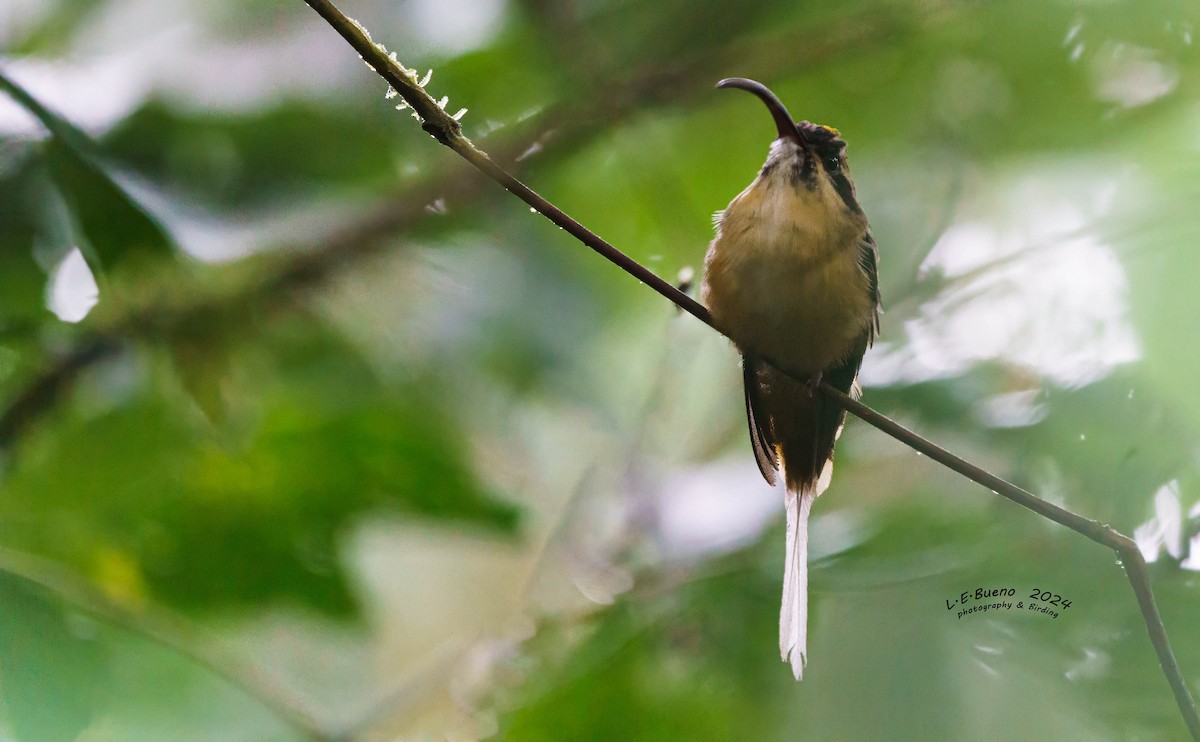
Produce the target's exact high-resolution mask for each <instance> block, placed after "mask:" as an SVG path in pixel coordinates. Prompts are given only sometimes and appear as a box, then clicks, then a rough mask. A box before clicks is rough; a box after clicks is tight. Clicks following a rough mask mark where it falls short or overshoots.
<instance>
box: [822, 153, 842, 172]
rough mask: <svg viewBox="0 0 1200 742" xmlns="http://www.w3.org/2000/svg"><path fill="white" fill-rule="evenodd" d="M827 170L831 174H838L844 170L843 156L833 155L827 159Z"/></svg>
mask: <svg viewBox="0 0 1200 742" xmlns="http://www.w3.org/2000/svg"><path fill="white" fill-rule="evenodd" d="M825 169H826V170H828V171H829V172H831V173H836V172H837V171H839V170H841V169H842V156H841V155H831V156H829V157H826V158H825Z"/></svg>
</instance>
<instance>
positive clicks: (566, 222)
mask: <svg viewBox="0 0 1200 742" xmlns="http://www.w3.org/2000/svg"><path fill="white" fill-rule="evenodd" d="M305 2H306V3H307V4H308V5H309V6H311V7H312V8H313V10H315V11H317V13H319V14H320V15H321V17H322V18H324V19H325V20H326V21H328V22H329V24H330V25H331V26H333V28H334V29H335V30H336V31H337V32H338V33H339V34H341V35H342V37H343V38H344V39H346V41H347V42H348V43H349V44H350V45H351V46H352V47H354V49H355V50H356V51H357V52H358V53H359V55H360V56H361V57H362V58H363V61H365V62H366V63H367V64H368V65H369V66H370V67H371V68H372V69H374V70H375V71H376V72H377V73H378V74H379V75H380V77H382V78H383V79H384V80H386V81H387V82H388V84H389V85H391V86H392V88H393V89H394V90H396V91H397V92H398V93H399V95H400V96H401V97H402V98H403V99H404V100H405V102H407V103H408V105H409V106H411V107H412V109H413V110H414V111H415V112H416V113H417V115H418V116H419V117H420V119H421V128H423V129H424V130H425V131H426V132H428V133H429V134H430V135H431V136H432V137H433V138H434V139H436V140H438V141H439V142H441V143H442V144H444V145H446V146H447V147H449V148H450V149H452V150H454V151H455V152H456V153H458V154H459V155H460V156H462V157H463V158H464V159H466V160H467V161H468V162H470V163H471V164H472V165H474V166H475V167H476V168H478V169H479V171H480V172H482V173H483V174H484V175H486V176H488V177H489V178H491V179H492V180H494V181H496V182H497V183H499V184H500V185H501V186H503V187H504V188H505V189H506V190H508V191H509V192H510V193H512V194H513V195H515V196H516V197H517V198H519V199H521V200H522V201H524V202H525V203H526V204H528V205H529V206H531V207H533V208H534V209H535V210H537V211H538V213H540V214H542V215H543V216H545V217H546V218H547V219H549V220H550V221H551V222H553V223H554V224H555V225H557V226H559V227H561V228H562V229H563V230H565V231H566V232H567V233H569V234H570V235H571V236H573V237H575V238H576V239H577V240H579V241H580V242H581V243H583V244H584V245H586V246H587V247H589V248H591V249H592V250H594V251H595V252H597V253H599V254H600V255H602V256H604V257H605V258H606V259H607V260H609V261H610V262H612V263H614V264H615V265H617V266H618V267H619V268H621V269H622V270H624V271H625V272H626V273H629V274H630V275H632V276H633V277H635V278H637V279H638V280H639V281H641V282H643V283H645V284H646V285H648V286H649V287H650V288H652V289H654V290H655V291H657V292H658V293H659V294H661V295H662V296H664V297H666V298H667V299H669V300H670V301H672V302H673V303H674V304H675V305H676V306H678V307H679V308H680V309H683V310H684V311H686V312H688V313H689V314H691V315H692V316H694V317H696V319H699V320H700V321H701V322H703V323H705V324H706V325H708V326H709V327H711V328H713V329H714V330H716V331H717V332H720V333H721V334H722V335H725V336H726V337H728V333H726V332H724V331H723V330H722V329H721V328H720V327H718V326H717V324H716V323H715V322H714V321H713V318H712V315H711V314H709V312H708V310H707V309H705V308H704V307H703V306H702V305H701V304H699V303H698V302H697V301H695V300H694V299H692V298H691V297H689V296H687V295H686V294H684V293H683V292H681V291H679V290H678V289H677V288H675V287H674V286H673V285H671V284H670V283H669V282H668V281H665V280H663V279H662V278H660V277H659V276H657V275H655V274H654V273H653V272H652V271H651V270H649V269H648V268H646V267H645V266H643V265H641V264H640V263H638V262H637V261H635V260H633V259H632V258H630V257H629V256H627V255H625V254H624V253H622V252H621V251H620V250H618V249H616V248H615V247H613V246H612V245H610V244H609V243H608V242H606V241H605V240H603V239H601V238H600V237H599V236H598V235H596V234H595V233H593V232H591V231H590V230H588V229H587V228H586V227H584V226H583V225H582V224H580V223H579V222H577V221H575V220H574V219H572V218H571V217H570V216H568V215H567V214H566V213H565V212H563V211H562V210H561V209H559V208H558V207H557V206H555V205H554V204H552V203H550V202H549V201H547V200H546V199H545V198H543V197H542V196H540V195H539V194H538V193H536V192H535V191H534V190H533V189H532V188H530V187H529V186H527V185H525V184H524V183H522V182H521V181H520V180H518V179H517V178H516V177H514V176H513V175H511V174H510V173H508V172H507V171H506V170H504V168H502V167H500V166H499V165H497V164H496V163H495V162H494V161H493V160H492V159H491V158H490V157H488V155H487V154H486V153H485V152H483V151H482V150H480V149H479V148H478V147H476V146H475V145H474V144H473V143H472V142H471V140H470V139H468V138H467V137H466V136H464V135H463V133H462V127H461V126H460V125H459V123H458V121H457V120H456V119H455V118H453V117H452V116H450V115H449V114H447V113H446V112H445V111H444V110H442V108H441V107H440V106H439V105H438V104H437V102H436V101H434V99H433V98H432V97H431V96H430V95H429V94H428V93H427V92H425V89H424V88H423V87H421V86H420V85H419V84H417V80H416V75H415V73H414V72H413V71H412V70H408V69H407V68H405V67H404V66H403V65H402V64H400V63H399V62H397V61H396V60H395V59H394V56H395V55H394V54H391V55H389V53H388V51H387V50H386V49H385V48H384V47H383V46H382V45H380V44H376V43H375V42H374V41H373V40H372V39H371V37H370V34H368V33H367V31H366V30H365V29H364V28H363V27H362V26H361V25H360V24H358V23H357V22H355V21H352V20H350V19H349V18H347V17H346V16H345V15H343V14H342V13H341V11H339V10H338V9H337V8H336V7H335V6H334V5H333V4H332V3H330V2H328V1H327V0H305ZM782 370H784V372H785V373H786V372H787V371H786V369H782ZM820 388H821V391H822V392H823V393H824V394H825V395H826V396H828V397H829V398H830V399H831V400H833V401H834V403H836V404H837V405H838V406H840V407H842V408H843V409H845V410H846V411H847V412H849V413H851V414H853V415H855V416H856V417H859V418H861V419H862V420H864V421H865V422H867V423H868V424H870V425H872V426H874V427H876V428H878V429H879V430H881V431H883V432H884V433H887V434H888V435H890V436H892V437H893V438H895V439H896V440H898V441H900V442H901V443H904V444H905V445H907V446H909V447H910V448H913V449H914V450H917V451H920V452H921V453H924V454H925V455H927V456H929V457H930V458H931V459H933V460H934V461H937V462H938V463H940V464H942V465H943V466H946V467H947V468H949V469H951V470H953V471H955V472H957V473H959V474H961V475H962V476H964V477H966V478H968V479H970V480H971V481H974V482H977V483H979V484H982V485H983V486H985V487H988V488H989V489H991V490H992V491H993V492H995V493H996V494H999V495H1002V496H1004V497H1006V498H1008V499H1009V500H1012V501H1013V502H1015V503H1017V504H1018V505H1021V506H1023V507H1025V508H1028V509H1030V510H1032V511H1034V512H1035V513H1038V514H1039V515H1041V516H1043V517H1045V518H1049V519H1050V520H1053V521H1054V522H1056V523H1059V524H1061V525H1063V526H1066V527H1067V528H1070V529H1071V530H1073V531H1075V532H1077V533H1080V534H1082V535H1084V536H1086V537H1087V538H1089V539H1091V540H1092V541H1095V542H1097V543H1099V544H1102V545H1104V546H1107V547H1109V548H1111V549H1114V550H1116V551H1117V553H1118V554H1119V555H1120V558H1121V563H1122V565H1123V566H1124V568H1125V573H1126V575H1127V576H1128V578H1129V582H1130V585H1131V586H1132V587H1133V591H1134V595H1135V596H1136V597H1137V601H1138V606H1139V608H1140V609H1141V612H1142V618H1143V620H1144V621H1145V623H1146V629H1147V632H1148V633H1149V635H1150V641H1151V643H1152V644H1153V645H1154V649H1155V652H1157V654H1158V659H1159V664H1160V666H1161V667H1162V671H1163V674H1164V675H1165V676H1166V679H1167V682H1168V683H1169V684H1170V686H1171V690H1172V692H1173V693H1174V696H1175V701H1176V703H1177V705H1178V706H1179V711H1180V713H1181V714H1182V716H1183V719H1184V722H1185V723H1186V724H1187V727H1188V730H1189V731H1190V732H1191V735H1192V738H1193V739H1195V740H1197V741H1200V714H1198V713H1197V710H1196V703H1195V701H1194V700H1193V698H1192V696H1191V693H1190V691H1189V690H1188V687H1187V684H1186V682H1185V681H1184V678H1183V675H1182V673H1181V672H1180V669H1179V665H1178V663H1177V662H1176V660H1175V656H1174V653H1173V652H1172V651H1171V646H1170V643H1169V641H1168V639H1167V633H1166V629H1165V628H1164V627H1163V623H1162V618H1161V616H1160V615H1159V612H1158V607H1157V605H1156V604H1155V601H1154V593H1153V590H1152V589H1151V587H1150V575H1149V572H1148V571H1147V569H1146V562H1145V560H1144V559H1143V558H1142V555H1141V552H1140V551H1139V550H1138V548H1137V545H1136V544H1135V543H1134V542H1133V540H1132V539H1130V538H1129V537H1128V536H1125V535H1124V534H1121V533H1119V532H1118V531H1116V530H1114V529H1113V528H1111V527H1110V526H1107V525H1104V524H1101V523H1098V522H1097V521H1094V520H1091V519H1089V518H1084V517H1083V516H1080V515H1077V514H1075V513H1073V512H1071V511H1070V510H1067V509H1065V508H1061V507H1059V506H1057V505H1054V504H1052V503H1049V502H1047V501H1046V500H1043V499H1042V498H1040V497H1037V496H1036V495H1034V494H1032V493H1030V492H1028V491H1026V490H1024V489H1022V488H1020V487H1017V486H1016V485H1014V484H1012V483H1010V482H1007V481H1005V480H1003V479H1001V478H999V477H997V476H996V475H994V474H991V473H990V472H987V471H985V470H984V469H981V468H979V467H978V466H975V465H974V464H971V463H970V462H968V461H966V460H964V459H962V458H960V457H958V456H955V455H954V454H952V453H950V452H949V451H947V450H946V449H944V448H942V447H940V446H938V445H936V444H934V443H932V442H930V441H928V440H926V439H925V438H922V437H921V436H919V435H917V434H916V433H913V432H912V431H910V430H908V429H907V428H905V427H903V426H902V425H900V424H898V423H896V422H895V421H893V420H891V419H890V418H888V417H886V416H885V415H882V414H880V413H878V412H876V411H874V410H872V409H871V408H869V407H867V406H866V405H864V404H862V403H861V402H858V401H856V400H853V399H851V398H850V397H848V396H846V395H845V394H842V393H841V392H840V391H838V390H837V389H835V388H833V387H832V386H830V385H829V384H828V383H827V382H822V384H821V387H820Z"/></svg>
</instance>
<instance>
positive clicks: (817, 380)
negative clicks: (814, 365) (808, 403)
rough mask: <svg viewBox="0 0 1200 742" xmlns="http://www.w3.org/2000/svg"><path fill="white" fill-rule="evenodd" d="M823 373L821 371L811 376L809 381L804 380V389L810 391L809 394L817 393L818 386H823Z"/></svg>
mask: <svg viewBox="0 0 1200 742" xmlns="http://www.w3.org/2000/svg"><path fill="white" fill-rule="evenodd" d="M821 378H822V374H821V372H820V371H818V372H816V373H815V374H813V375H812V376H810V377H809V379H808V381H806V382H804V391H806V392H808V396H810V397H811V396H813V395H814V394H816V393H817V387H819V386H821Z"/></svg>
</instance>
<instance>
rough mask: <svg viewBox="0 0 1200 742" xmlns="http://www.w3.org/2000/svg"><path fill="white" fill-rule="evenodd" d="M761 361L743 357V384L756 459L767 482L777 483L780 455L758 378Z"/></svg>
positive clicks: (751, 442)
mask: <svg viewBox="0 0 1200 742" xmlns="http://www.w3.org/2000/svg"><path fill="white" fill-rule="evenodd" d="M758 368H759V361H758V360H757V359H756V358H755V357H754V356H751V355H745V356H743V357H742V385H743V387H745V393H746V420H747V421H748V422H749V424H750V445H752V446H753V447H754V460H755V461H756V462H757V463H758V470H759V471H760V472H762V475H763V479H765V480H767V484H769V485H771V486H774V485H775V472H776V471H777V470H778V469H779V455H778V454H777V453H776V451H775V438H774V436H773V435H772V433H771V420H770V418H768V417H767V416H766V415H765V414H764V410H763V402H762V386H761V384H762V382H761V381H759V378H758Z"/></svg>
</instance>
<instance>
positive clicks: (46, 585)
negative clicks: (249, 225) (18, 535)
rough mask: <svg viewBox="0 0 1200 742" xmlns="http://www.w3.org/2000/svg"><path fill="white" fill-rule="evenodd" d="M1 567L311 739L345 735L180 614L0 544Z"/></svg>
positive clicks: (329, 739) (327, 738) (333, 737)
mask: <svg viewBox="0 0 1200 742" xmlns="http://www.w3.org/2000/svg"><path fill="white" fill-rule="evenodd" d="M0 571H3V572H6V573H8V574H10V575H15V576H17V577H20V578H22V579H25V580H28V581H29V582H31V583H33V584H35V585H37V586H38V587H40V588H42V589H44V590H47V591H49V592H51V593H53V594H54V595H56V596H58V597H59V598H61V599H63V600H64V601H65V602H66V603H67V604H69V605H70V606H71V607H72V608H75V609H77V610H81V611H84V612H85V613H88V614H90V615H92V616H94V617H95V618H98V619H100V620H103V621H105V622H106V623H111V624H113V625H115V626H118V627H121V628H124V629H128V630H133V631H136V632H138V633H139V634H142V635H143V636H146V637H148V638H150V639H152V640H154V641H156V642H158V643H159V644H161V645H163V646H165V647H167V648H168V649H171V650H172V651H174V652H177V653H178V654H180V655H182V656H184V657H186V658H187V659H189V660H191V661H192V662H194V663H195V664H197V665H199V666H200V667H203V668H204V669H205V670H208V671H209V672H211V673H212V674H213V675H216V676H217V677H220V678H221V679H223V680H225V681H226V682H227V683H230V684H231V685H233V686H235V687H237V688H238V689H240V690H241V691H242V692H243V693H245V694H246V695H248V696H251V697H253V698H255V699H256V700H258V702H259V703H261V704H263V706H265V707H267V708H268V709H270V710H271V711H272V712H273V713H274V714H275V716H276V717H278V718H279V719H280V720H282V721H283V722H285V723H286V724H287V725H288V726H290V727H292V728H293V729H294V730H296V731H297V732H299V733H300V734H301V735H303V736H304V737H305V738H307V739H312V740H320V741H326V740H328V741H329V742H334V741H335V740H342V739H345V738H344V737H343V736H342V735H339V734H335V733H333V732H330V731H327V730H325V729H324V728H323V727H322V726H321V725H320V724H319V723H318V722H317V721H316V720H315V719H314V718H313V716H312V714H310V713H309V712H308V711H307V710H306V709H305V708H304V704H303V703H301V702H300V700H299V699H297V698H296V697H295V695H294V694H293V693H291V692H289V691H287V690H285V689H284V688H282V687H281V686H279V685H278V684H277V683H275V682H274V681H273V680H271V679H270V678H269V677H268V675H267V674H266V673H264V672H263V671H262V670H261V669H260V668H258V667H256V666H254V665H253V664H251V663H249V662H246V661H245V660H244V659H242V658H241V657H239V656H236V655H234V654H233V653H232V652H230V651H229V650H227V649H225V648H224V647H223V646H221V645H220V644H219V643H218V642H217V641H215V640H213V639H211V638H209V637H207V636H205V635H204V634H203V633H202V632H201V631H200V630H198V629H197V628H195V627H194V626H192V625H191V624H190V623H189V622H188V621H186V620H184V619H183V618H182V617H179V616H176V615H174V614H171V613H167V612H166V611H163V610H162V609H137V610H135V609H133V608H130V607H127V606H124V605H121V604H120V603H117V602H115V601H113V600H112V599H111V598H109V597H108V596H107V595H105V594H104V593H103V592H101V591H100V590H99V589H97V588H96V587H95V585H93V584H92V583H90V582H88V581H87V580H85V579H83V578H81V577H79V576H77V575H75V574H73V573H71V572H69V571H67V570H65V569H63V568H62V567H59V566H58V565H56V564H53V563H52V562H49V561H47V560H44V559H40V558H38V557H35V556H31V555H29V554H22V553H20V552H16V551H12V550H10V549H2V548H0Z"/></svg>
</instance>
